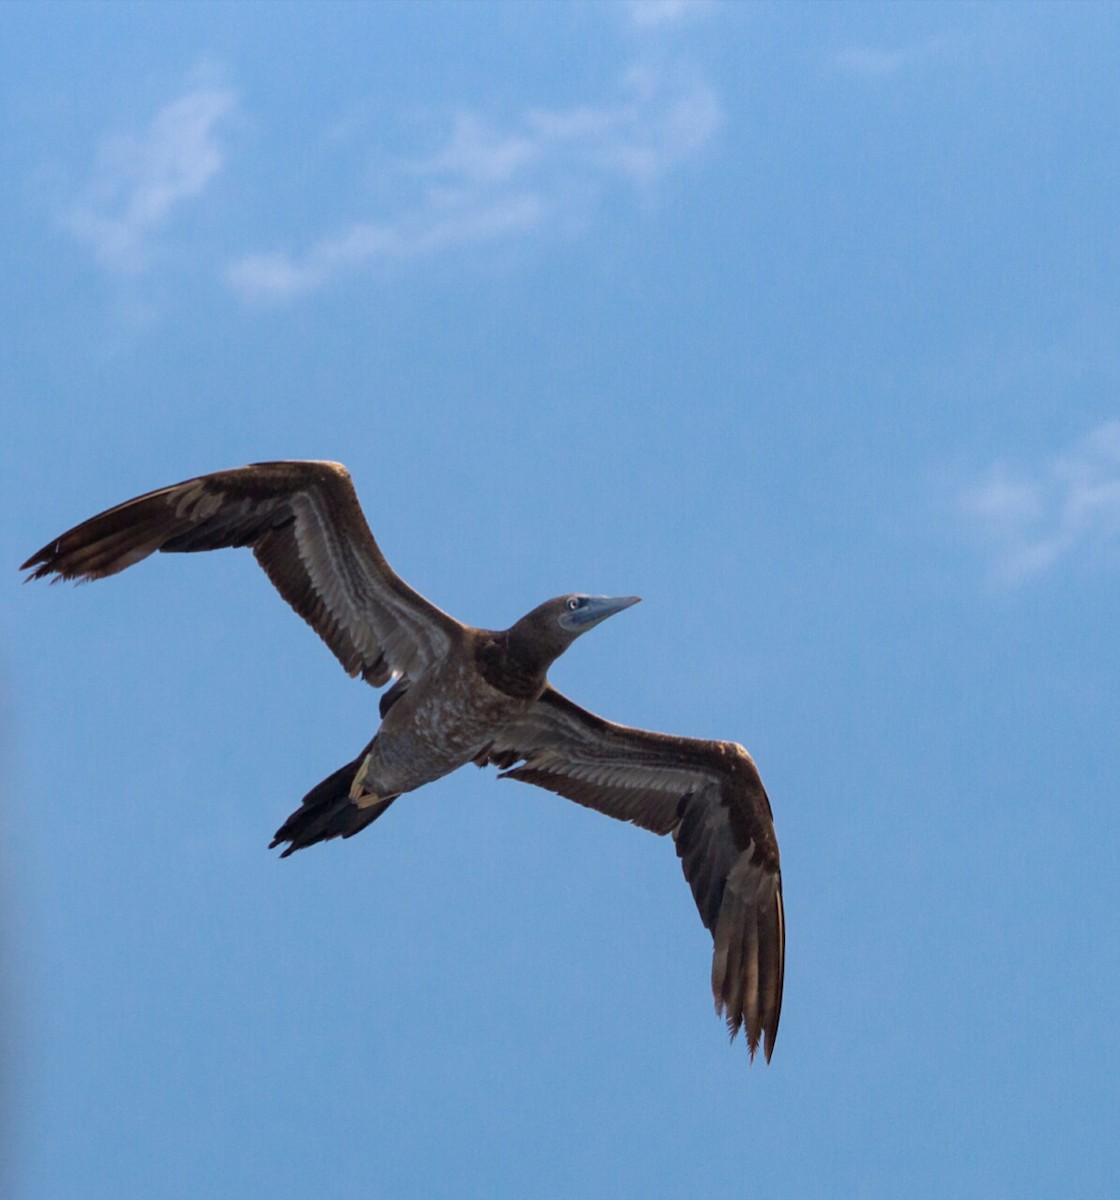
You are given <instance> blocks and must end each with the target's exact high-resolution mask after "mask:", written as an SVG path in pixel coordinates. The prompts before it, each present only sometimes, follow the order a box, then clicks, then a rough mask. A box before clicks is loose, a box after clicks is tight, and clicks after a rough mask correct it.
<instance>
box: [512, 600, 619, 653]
mask: <svg viewBox="0 0 1120 1200" xmlns="http://www.w3.org/2000/svg"><path fill="white" fill-rule="evenodd" d="M640 599H641V597H640V596H585V595H582V594H581V593H578V592H576V593H573V594H569V595H567V596H557V597H555V599H552V600H546V601H545V602H544V604H539V605H538V606H537V607H536V608H534V609H533V611H532V612H530V613H526V614H525V616H523V617H522V618H521V620H520V621H518V622H517V624H516V625H514V626H513V628H512V629H511V630H510V633H511V634H512V635H513V637H514V639H515V640H516V641H518V642H523V643H524V644H526V645H531V646H533V647H534V648H535V649H536V650H537V652H538V654H540V656H541V657H542V658H545V659H547V660H548V661H549V662H551V661H552V660H553V659H555V658H558V657H559V656H560V655H561V654H563V653H564V651H565V650H567V648H568V647H569V646H570V645H571V644H572V642H574V641H575V640H576V638H578V637H579V636H580V634H581V633H586V632H587V631H588V630H589V629H593V628H594V627H595V626H596V625H598V624H599V623H600V622H601V621H605V620H606V619H607V618H608V617H613V616H614V614H615V613H617V612H621V611H622V610H623V609H624V608H629V607H630V606H631V605H632V604H637V603H638V601H639V600H640Z"/></svg>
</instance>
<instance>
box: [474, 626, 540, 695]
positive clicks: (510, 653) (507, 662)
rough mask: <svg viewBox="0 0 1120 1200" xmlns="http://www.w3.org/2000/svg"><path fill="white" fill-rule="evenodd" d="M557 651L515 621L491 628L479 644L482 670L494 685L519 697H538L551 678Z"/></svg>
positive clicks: (477, 655)
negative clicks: (508, 625) (523, 631)
mask: <svg viewBox="0 0 1120 1200" xmlns="http://www.w3.org/2000/svg"><path fill="white" fill-rule="evenodd" d="M556 657H557V656H556V654H553V653H550V652H549V648H546V647H542V646H541V645H540V643H539V642H537V641H534V640H533V639H531V638H527V637H525V636H524V635H522V634H521V632H520V631H519V630H518V628H517V626H516V625H515V626H514V627H513V628H512V629H504V630H502V631H500V632H487V633H486V634H485V635H484V636H483V637H482V638H480V639H479V642H478V644H477V646H476V648H475V662H476V663H477V665H478V669H479V673H480V674H481V675H482V677H483V679H485V680H486V682H487V683H488V684H490V686H491V687H495V688H497V689H498V691H500V692H505V694H506V695H507V696H516V697H517V698H518V699H519V700H535V699H536V698H537V697H538V696H539V695H540V694H541V692H543V691H544V688H545V684H546V683H547V682H548V678H547V676H548V668H549V667H550V666H551V665H552V662H553V660H554V659H555V658H556Z"/></svg>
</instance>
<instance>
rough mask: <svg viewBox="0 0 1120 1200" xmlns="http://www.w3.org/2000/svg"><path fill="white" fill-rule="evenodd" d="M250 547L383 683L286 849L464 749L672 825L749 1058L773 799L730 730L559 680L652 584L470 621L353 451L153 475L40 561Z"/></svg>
mask: <svg viewBox="0 0 1120 1200" xmlns="http://www.w3.org/2000/svg"><path fill="white" fill-rule="evenodd" d="M225 546H251V547H252V549H253V554H254V556H255V557H256V559H257V562H259V563H260V565H261V566H262V567H263V568H264V570H265V573H266V574H267V575H268V577H269V579H271V580H272V582H273V584H274V585H275V587H276V589H277V590H278V591H279V592H280V594H281V596H283V597H284V599H285V600H286V601H287V602H288V603H289V604H290V605H291V606H292V608H294V609H295V610H296V612H297V613H299V615H300V616H301V617H303V619H304V620H305V621H307V622H308V624H310V625H311V627H312V628H313V629H314V630H315V632H316V633H318V634H319V636H320V637H321V638H322V639H323V641H325V642H326V643H327V645H328V646H329V647H330V649H331V650H332V651H333V652H334V654H335V656H336V657H337V658H338V660H339V661H340V662H341V663H342V665H343V667H344V668H345V669H346V671H347V672H348V673H349V674H350V675H352V676H357V675H360V676H361V677H362V678H363V679H364V680H365V681H366V682H367V683H369V684H371V685H373V686H374V687H382V686H383V685H385V684H387V683H389V682H390V681H393V682H392V686H391V687H390V688H389V689H388V690H387V691H386V692H385V693H383V695H382V696H381V702H380V709H381V718H382V720H381V725H380V727H379V728H378V730H377V733H376V734H375V735H374V737H373V740H372V741H371V742H370V743H369V745H367V746H366V747H365V749H364V750H363V751H362V752H361V753H360V754H359V755H358V756H357V758H355V759H354V760H353V762H349V763H347V764H346V766H344V767H341V768H339V770H337V771H335V772H334V774H333V775H330V776H329V777H328V778H327V779H325V780H323V782H322V783H320V784H319V785H318V786H316V787H314V788H312V789H311V791H310V792H308V794H307V795H306V796H305V797H304V799H303V802H302V804H301V805H300V807H299V808H298V809H297V810H296V811H295V812H294V813H292V815H291V816H290V817H289V818H288V819H287V820H286V821H285V822H284V824H283V825H282V826H281V827H280V829H279V830H278V831H277V833H276V836H275V838H274V839H273V841H272V846H278V845H280V844H282V843H287V847H286V849H285V850H284V851H283V855H284V856H286V855H289V854H291V853H292V852H293V851H295V850H300V849H302V848H303V847H304V846H310V845H312V844H313V843H315V842H321V841H326V840H327V839H328V838H334V837H352V836H353V835H354V834H355V833H358V832H359V831H361V830H362V829H364V828H365V827H366V826H367V825H369V824H371V823H372V822H373V821H375V820H376V819H377V818H378V817H379V816H381V814H382V813H383V812H385V810H386V809H387V808H388V807H389V806H390V805H391V804H392V803H393V801H394V800H396V799H397V797H398V796H401V795H403V794H404V793H405V792H411V791H414V790H415V789H416V788H418V787H421V786H422V785H423V784H425V783H429V782H431V781H432V780H434V779H439V778H440V777H441V776H443V775H447V774H448V773H449V772H451V771H454V770H455V769H456V768H458V767H461V766H463V765H464V764H466V763H468V762H474V763H477V764H478V765H479V766H480V767H481V766H486V765H488V764H491V763H493V764H495V765H496V766H498V767H499V768H501V771H502V774H501V776H500V777H501V778H503V779H519V780H522V781H523V782H525V783H533V784H536V785H537V786H538V787H542V788H547V789H548V790H550V791H553V792H558V793H559V794H560V795H561V796H566V797H567V798H568V799H570V800H574V801H576V802H577V803H578V804H582V805H585V806H587V807H588V808H594V809H598V811H599V812H602V813H606V814H607V816H610V817H615V818H617V819H619V820H622V821H630V822H632V823H633V824H635V825H640V826H641V827H642V828H643V829H649V830H651V831H652V832H654V833H657V834H665V833H671V834H672V835H673V840H674V841H675V843H676V847H677V854H678V856H679V857H680V859H681V864H682V866H683V868H684V874H685V878H686V879H687V880H688V882H689V884H690V885H691V887H692V894H693V896H694V898H695V900H696V905H697V907H698V908H699V910H700V917H701V919H702V920H703V922H704V924H705V926H706V927H707V928H708V929H709V930H710V931H711V933H712V937H713V939H714V942H715V951H714V957H713V961H712V993H713V995H714V997H715V1003H716V1011H717V1013H720V1014H721V1015H722V1016H724V1018H725V1019H726V1021H727V1026H728V1028H729V1030H730V1031H731V1036H732V1037H734V1036H735V1034H736V1033H737V1032H738V1031H739V1029H740V1028H745V1029H746V1037H747V1044H748V1046H749V1048H750V1053H751V1057H752V1058H753V1057H754V1053H755V1051H756V1049H757V1048H758V1045H759V1040H760V1038H763V1039H764V1047H765V1054H766V1058H767V1060H769V1058H770V1055H771V1053H772V1052H773V1049H774V1039H775V1037H776V1036H777V1032H778V1018H779V1015H780V1012H781V1006H782V981H783V976H784V972H785V918H784V914H783V909H782V880H781V871H780V865H779V857H778V843H777V838H776V836H775V833H774V822H773V818H772V816H771V812H770V803H769V801H768V799H767V797H766V791H765V789H764V788H763V786H762V781H761V779H760V778H759V775H758V771H757V770H756V769H755V765H754V762H753V760H752V759H751V756H750V755H749V754H748V753H747V752H746V750H744V749H743V747H742V746H739V745H736V744H735V743H733V742H716V741H704V740H701V739H698V738H686V737H673V736H670V735H667V734H661V733H650V732H648V731H646V730H644V729H632V728H628V727H627V726H624V725H616V724H613V723H612V722H610V721H606V720H604V719H603V718H601V717H597V716H595V715H594V714H593V713H590V712H588V711H586V710H585V709H583V708H580V707H579V706H578V705H577V704H573V703H572V701H571V700H568V699H567V698H566V697H564V696H562V695H561V694H560V693H559V692H558V691H556V689H555V688H553V687H551V686H550V685H549V682H548V678H547V672H548V668H549V666H550V664H551V663H552V662H553V661H554V660H555V659H556V658H558V657H559V656H560V655H561V654H563V653H564V651H565V650H566V649H567V648H568V647H569V646H570V645H571V644H572V642H574V641H575V640H576V638H577V637H579V636H580V635H581V634H583V633H585V632H586V631H587V630H589V629H591V628H592V627H593V626H595V625H598V624H599V622H601V621H604V620H605V619H606V618H607V617H610V616H612V615H613V614H615V613H617V612H620V611H621V610H622V609H624V608H628V607H629V606H630V605H632V604H635V603H637V601H638V597H637V596H587V595H582V594H573V595H566V596H558V597H556V599H554V600H549V601H547V602H546V603H544V604H541V605H539V606H538V607H537V608H534V609H533V610H532V611H531V612H530V613H528V614H527V615H526V616H524V617H522V618H521V620H519V621H518V622H516V624H514V625H512V626H511V627H510V628H509V629H505V630H501V631H494V630H489V629H475V628H472V627H471V626H468V625H462V624H460V623H459V622H458V621H456V620H454V618H452V617H450V616H448V615H447V613H445V612H442V611H441V610H440V609H438V608H436V606H435V605H434V604H431V603H429V602H428V601H427V600H425V599H424V597H423V596H421V595H420V594H419V593H418V592H415V591H413V589H412V588H410V587H409V586H408V584H406V583H405V582H404V581H403V580H402V579H401V578H400V577H399V576H397V575H396V574H395V572H394V571H393V570H392V568H391V567H390V566H389V564H388V563H387V562H386V561H385V557H384V556H383V555H382V553H381V550H380V549H379V548H378V545H377V543H376V542H375V541H374V538H373V535H372V533H371V532H370V529H369V526H368V525H367V524H366V520H365V516H364V515H363V513H362V510H361V506H360V505H359V503H358V497H357V493H356V492H355V490H354V485H353V483H352V482H351V480H350V475H349V473H348V472H347V471H346V469H345V468H344V467H342V466H340V465H339V464H338V463H331V462H271V463H257V464H254V465H252V466H248V467H241V468H238V469H236V470H232V471H217V472H215V473H214V474H211V475H202V476H199V477H198V478H196V479H188V480H186V481H185V482H183V483H177V484H174V485H173V486H171V487H165V488H160V489H159V490H158V491H154V492H148V493H147V494H146V495H143V496H138V497H137V498H136V499H135V500H129V501H127V502H126V503H124V504H119V505H117V507H116V508H111V509H109V510H108V511H107V512H103V513H101V514H100V515H99V516H96V517H93V518H91V519H90V520H88V521H85V522H83V523H82V524H81V525H78V526H77V527H75V528H74V529H71V530H70V531H69V532H68V533H64V534H62V536H61V537H57V538H55V539H54V540H53V541H51V542H49V543H48V544H47V545H46V546H44V547H43V549H42V550H40V551H39V552H38V553H37V554H33V555H32V556H31V557H30V558H29V559H28V560H27V562H25V563H24V564H23V567H22V568H21V569H22V570H29V571H30V572H31V573H30V575H29V576H28V579H29V580H30V579H39V578H42V577H44V576H54V579H53V580H52V582H57V581H58V580H59V579H74V580H89V579H101V578H104V577H105V576H107V575H115V574H116V573H117V572H118V571H123V570H124V569H125V567H129V566H132V564H133V563H137V562H139V561H140V560H141V559H143V558H146V557H147V556H148V555H149V554H152V553H153V552H155V551H157V550H162V551H165V552H169V553H175V552H188V551H194V550H217V549H220V548H222V547H225Z"/></svg>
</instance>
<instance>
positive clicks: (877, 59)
mask: <svg viewBox="0 0 1120 1200" xmlns="http://www.w3.org/2000/svg"><path fill="white" fill-rule="evenodd" d="M957 44H958V43H957V40H956V39H954V38H951V37H948V36H945V35H940V36H937V37H930V38H926V39H925V40H924V41H920V42H912V43H911V44H909V45H906V46H891V47H888V46H868V45H862V44H861V45H852V46H846V47H845V48H844V49H843V50H841V51H840V52H839V53H838V54H837V55H836V57H835V60H834V61H835V65H836V66H837V67H838V68H839V69H840V70H841V71H843V72H844V73H845V74H848V75H855V76H860V77H862V78H864V79H883V78H886V77H888V76H892V75H898V74H900V73H901V72H903V71H905V70H908V69H909V68H912V67H917V66H921V65H923V64H925V63H928V62H930V61H932V60H933V59H936V58H939V57H941V56H942V55H944V54H945V53H947V52H948V51H949V50H950V49H951V48H952V47H953V46H954V45H957Z"/></svg>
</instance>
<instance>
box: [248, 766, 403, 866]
mask: <svg viewBox="0 0 1120 1200" xmlns="http://www.w3.org/2000/svg"><path fill="white" fill-rule="evenodd" d="M368 751H369V746H367V747H366V748H365V750H363V751H362V752H361V754H359V755H358V757H357V758H356V759H354V761H353V762H349V763H347V764H346V766H344V767H339V769H338V770H337V771H335V772H334V774H333V775H328V776H327V777H326V779H324V780H323V782H322V783H319V784H316V785H315V787H313V788H312V789H311V791H309V792H308V793H307V795H306V796H304V798H303V803H302V804H301V805H300V806H299V808H297V809H296V811H295V812H294V813H292V815H291V816H290V817H289V818H288V819H287V820H286V821H285V822H284V824H283V825H281V826H280V828H279V829H278V830H277V831H276V836H275V837H274V838H273V839H272V841H271V842H270V843H269V847H268V848H269V849H270V850H271V849H273V848H274V847H276V846H279V845H280V844H281V842H289V843H290V845H289V846H288V847H287V848H286V849H285V850H284V852H283V853H282V854H281V855H280V857H281V858H287V857H288V855H289V854H294V853H295V851H297V850H302V849H303V848H304V846H313V845H314V844H315V843H316V842H325V841H327V840H328V839H329V838H336V837H344V838H348V837H353V836H354V834H356V833H361V831H362V830H363V829H365V827H366V826H367V825H372V824H373V822H374V821H376V820H377V818H378V817H379V816H381V814H382V813H383V812H384V811H385V810H386V809H387V808H388V807H389V805H390V804H392V803H393V801H394V800H395V799H396V796H386V797H385V798H384V799H382V800H379V801H378V802H377V803H376V804H371V805H370V806H369V807H368V808H359V807H358V805H356V804H355V803H354V802H353V800H351V799H350V785H351V783H353V781H354V776H355V775H356V774H357V773H358V768H359V767H360V766H361V765H362V760H363V759H364V758H365V756H366V754H367V753H368Z"/></svg>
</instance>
